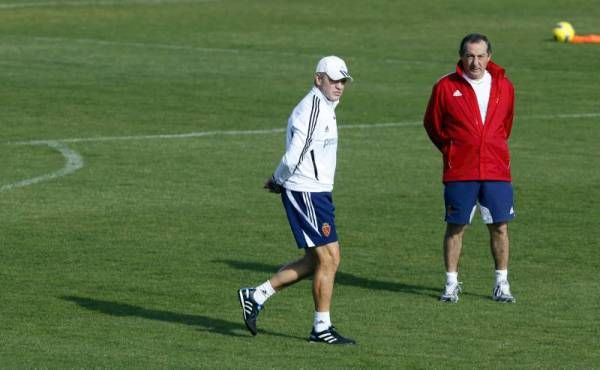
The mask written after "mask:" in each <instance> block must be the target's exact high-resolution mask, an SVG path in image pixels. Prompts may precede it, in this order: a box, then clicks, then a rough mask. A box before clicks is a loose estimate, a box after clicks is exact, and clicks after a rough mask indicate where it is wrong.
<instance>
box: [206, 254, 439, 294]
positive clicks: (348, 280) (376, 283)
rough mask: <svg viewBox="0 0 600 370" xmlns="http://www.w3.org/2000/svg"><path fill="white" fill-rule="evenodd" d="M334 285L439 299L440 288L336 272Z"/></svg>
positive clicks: (256, 265)
mask: <svg viewBox="0 0 600 370" xmlns="http://www.w3.org/2000/svg"><path fill="white" fill-rule="evenodd" d="M213 262H217V263H225V264H227V265H229V266H231V267H233V268H235V269H238V270H251V271H258V272H264V273H268V274H272V273H274V272H275V271H277V270H279V268H280V267H281V266H274V265H268V264H265V263H260V262H245V261H234V260H214V261H213ZM335 283H336V284H340V285H350V286H355V287H359V288H364V289H373V290H386V291H390V292H397V293H406V294H419V295H426V296H430V297H434V298H435V299H438V298H439V295H440V291H441V287H427V286H421V285H413V284H404V283H397V282H392V281H381V280H375V279H368V278H364V277H361V276H356V275H352V274H349V273H347V272H342V271H338V273H337V274H336V275H335Z"/></svg>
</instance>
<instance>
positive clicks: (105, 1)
mask: <svg viewBox="0 0 600 370" xmlns="http://www.w3.org/2000/svg"><path fill="white" fill-rule="evenodd" d="M209 1H217V0H112V1H111V0H97V1H94V0H91V1H89V0H88V1H38V2H30V3H28V2H21V3H7V4H0V10H2V9H21V8H41V7H60V6H78V7H85V6H118V5H153V4H156V5H162V4H179V3H186V4H193V3H205V2H209Z"/></svg>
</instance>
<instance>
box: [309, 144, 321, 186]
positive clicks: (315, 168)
mask: <svg viewBox="0 0 600 370" xmlns="http://www.w3.org/2000/svg"><path fill="white" fill-rule="evenodd" d="M310 159H311V160H312V165H313V170H314V171H315V179H316V180H319V171H318V170H317V161H316V160H315V151H314V150H311V151H310Z"/></svg>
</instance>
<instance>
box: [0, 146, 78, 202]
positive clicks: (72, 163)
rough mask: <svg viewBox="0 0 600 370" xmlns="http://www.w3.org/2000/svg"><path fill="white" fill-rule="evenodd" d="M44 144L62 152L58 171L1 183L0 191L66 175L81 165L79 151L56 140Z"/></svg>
mask: <svg viewBox="0 0 600 370" xmlns="http://www.w3.org/2000/svg"><path fill="white" fill-rule="evenodd" d="M44 144H46V145H48V146H49V147H51V148H53V149H56V150H57V151H59V152H60V154H62V156H63V157H64V158H65V165H64V167H63V168H61V169H60V170H58V171H54V172H50V173H48V174H46V175H42V176H36V177H32V178H29V179H25V180H21V181H17V182H14V183H12V184H8V185H2V186H0V193H1V192H4V191H8V190H12V189H16V188H20V187H23V186H29V185H33V184H37V183H38V182H43V181H48V180H52V179H55V178H57V177H62V176H66V175H68V174H71V173H73V172H75V171H77V170H79V169H80V168H82V167H83V158H82V157H81V155H79V153H77V152H76V151H74V150H71V149H69V148H68V147H67V146H66V145H64V144H63V143H61V142H58V141H46V142H45V143H44Z"/></svg>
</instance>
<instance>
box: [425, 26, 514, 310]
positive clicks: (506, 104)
mask: <svg viewBox="0 0 600 370" xmlns="http://www.w3.org/2000/svg"><path fill="white" fill-rule="evenodd" d="M459 55H460V61H459V62H458V64H457V66H456V72H454V73H451V74H448V75H446V76H444V77H442V78H441V79H440V80H439V81H438V82H437V83H436V84H435V86H434V87H433V91H432V93H431V97H430V99H429V104H428V106H427V111H426V113H425V118H424V125H425V129H426V130H427V134H428V135H429V138H430V139H431V141H432V142H433V144H434V145H435V146H436V147H437V148H438V149H439V150H440V152H441V153H442V156H443V162H444V174H443V182H444V201H445V205H446V217H445V220H446V223H447V226H446V233H445V235H444V262H445V266H446V286H445V288H444V291H443V292H442V295H441V296H440V300H441V301H444V302H453V303H455V302H458V295H459V293H460V292H461V291H462V283H460V282H459V281H458V262H459V258H460V253H461V249H462V240H463V234H464V231H465V228H466V226H467V225H468V224H470V223H471V220H472V219H473V215H474V213H475V209H476V207H477V204H479V208H480V213H481V216H482V218H483V221H484V223H486V224H487V227H488V230H489V233H490V246H491V250H492V255H493V257H494V261H495V267H496V284H495V286H494V289H493V293H492V298H493V299H494V300H495V301H498V302H515V298H514V297H513V296H512V294H511V292H510V285H509V283H508V254H509V253H508V251H509V242H508V225H507V223H508V221H510V220H512V219H513V218H514V217H515V213H514V210H513V189H512V184H511V180H512V179H511V175H510V154H509V151H508V143H507V141H508V138H509V136H510V132H511V128H512V123H513V112H514V88H513V86H512V83H511V82H510V81H509V80H508V78H506V77H505V75H504V69H503V68H501V67H500V66H498V65H497V64H494V63H493V62H492V61H491V56H492V45H491V44H490V42H489V40H488V39H487V37H486V36H484V35H481V34H476V33H474V34H469V35H467V36H465V37H464V38H463V40H462V42H461V44H460V49H459Z"/></svg>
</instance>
